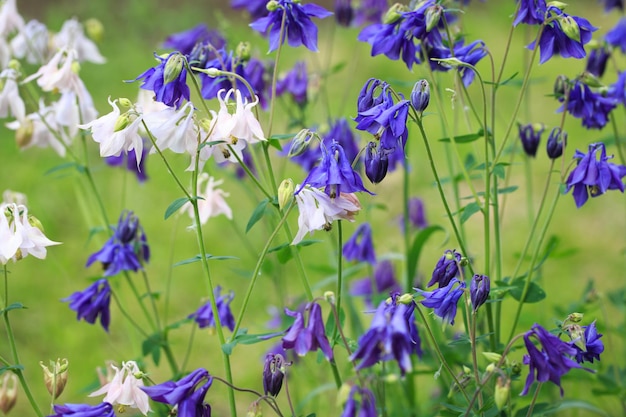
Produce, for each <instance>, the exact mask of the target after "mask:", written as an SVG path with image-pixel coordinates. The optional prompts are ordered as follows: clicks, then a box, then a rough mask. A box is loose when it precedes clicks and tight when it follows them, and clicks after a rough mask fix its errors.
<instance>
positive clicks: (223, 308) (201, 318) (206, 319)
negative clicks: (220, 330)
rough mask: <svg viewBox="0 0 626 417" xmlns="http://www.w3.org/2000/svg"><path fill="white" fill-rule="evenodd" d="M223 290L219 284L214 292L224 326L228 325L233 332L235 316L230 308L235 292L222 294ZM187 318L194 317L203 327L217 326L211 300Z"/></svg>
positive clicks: (218, 312) (199, 325)
mask: <svg viewBox="0 0 626 417" xmlns="http://www.w3.org/2000/svg"><path fill="white" fill-rule="evenodd" d="M221 291H222V287H220V286H219V285H218V286H217V287H215V290H214V294H215V304H216V306H217V314H218V316H219V319H220V323H221V324H222V326H224V327H228V328H229V329H230V331H231V332H232V331H233V330H234V329H235V317H233V313H232V311H231V310H230V302H231V301H233V298H234V297H235V294H234V293H233V292H232V291H231V292H229V293H228V294H227V295H221ZM187 318H188V319H191V318H193V319H194V321H195V322H196V323H198V327H200V328H201V329H203V328H205V327H215V325H216V324H215V316H214V315H213V308H212V307H211V301H208V302H206V303H205V304H203V305H202V306H201V307H200V308H199V309H198V310H197V311H196V312H195V313H192V314H190V315H189V316H187Z"/></svg>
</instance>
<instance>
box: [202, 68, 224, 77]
mask: <svg viewBox="0 0 626 417" xmlns="http://www.w3.org/2000/svg"><path fill="white" fill-rule="evenodd" d="M202 72H203V73H205V74H206V75H208V76H209V77H211V78H215V77H219V76H220V75H221V74H222V71H220V70H219V69H217V68H207V69H205V70H204V71H202Z"/></svg>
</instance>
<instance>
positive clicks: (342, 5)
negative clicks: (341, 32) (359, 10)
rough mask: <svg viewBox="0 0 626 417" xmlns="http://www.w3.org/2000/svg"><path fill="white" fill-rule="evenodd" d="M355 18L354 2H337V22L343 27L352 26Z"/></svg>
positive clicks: (337, 0)
mask: <svg viewBox="0 0 626 417" xmlns="http://www.w3.org/2000/svg"><path fill="white" fill-rule="evenodd" d="M353 18H354V8H353V7H352V0H335V20H337V23H339V24H340V25H341V26H346V27H348V26H350V25H351V24H352V19H353Z"/></svg>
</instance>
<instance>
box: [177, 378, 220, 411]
mask: <svg viewBox="0 0 626 417" xmlns="http://www.w3.org/2000/svg"><path fill="white" fill-rule="evenodd" d="M212 384H213V378H212V377H210V378H209V379H208V380H207V381H206V382H205V383H204V384H203V385H202V386H201V387H199V388H198V389H197V390H195V391H194V392H192V393H191V395H189V396H188V397H186V398H183V399H182V400H181V401H180V402H179V403H178V413H177V414H176V415H177V416H178V417H211V406H210V405H209V404H207V403H205V402H204V397H205V396H206V393H207V392H208V391H209V388H211V385H212Z"/></svg>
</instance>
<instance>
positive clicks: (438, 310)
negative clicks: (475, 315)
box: [415, 278, 465, 324]
mask: <svg viewBox="0 0 626 417" xmlns="http://www.w3.org/2000/svg"><path fill="white" fill-rule="evenodd" d="M464 289H465V283H464V282H462V281H459V280H458V279H456V278H452V280H450V282H449V283H448V285H446V286H445V287H439V288H437V289H436V290H434V291H423V290H420V289H418V288H416V289H415V290H416V291H417V292H419V293H420V294H421V295H422V296H424V297H425V298H424V299H423V300H422V301H420V303H422V305H423V306H424V307H428V308H433V309H434V313H435V315H437V316H439V317H441V318H442V319H443V321H444V322H449V323H450V324H454V317H455V316H456V307H457V304H458V303H459V299H460V298H461V296H462V295H463V291H464Z"/></svg>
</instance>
